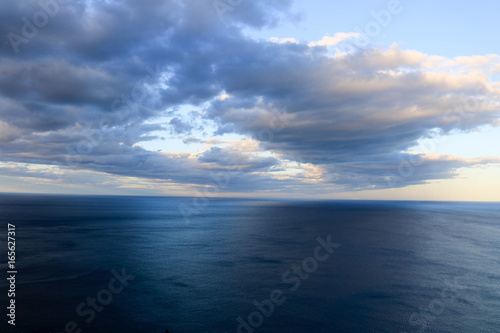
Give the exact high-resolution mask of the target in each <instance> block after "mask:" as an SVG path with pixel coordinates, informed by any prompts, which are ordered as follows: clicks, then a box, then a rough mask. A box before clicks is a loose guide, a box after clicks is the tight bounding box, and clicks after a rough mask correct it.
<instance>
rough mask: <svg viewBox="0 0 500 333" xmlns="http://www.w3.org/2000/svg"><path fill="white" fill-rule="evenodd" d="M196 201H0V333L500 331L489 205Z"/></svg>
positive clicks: (498, 260)
mask: <svg viewBox="0 0 500 333" xmlns="http://www.w3.org/2000/svg"><path fill="white" fill-rule="evenodd" d="M201 203H202V204H204V207H198V209H197V210H196V211H194V212H191V213H192V215H191V216H190V218H189V220H187V219H185V218H184V216H183V214H182V213H181V211H180V210H179V205H181V207H184V208H185V207H192V205H193V200H192V199H190V198H188V199H186V198H155V197H104V196H103V197H100V196H41V195H40V196H37V195H0V217H1V219H2V226H1V230H0V237H1V240H0V245H1V247H0V248H1V249H2V251H4V254H3V256H4V260H2V261H1V270H2V271H3V273H2V276H4V278H3V279H2V280H1V281H0V291H1V295H2V296H1V297H0V300H2V306H1V308H2V309H4V310H2V311H3V313H2V314H1V318H3V319H2V322H1V323H0V332H23V333H24V332H26V333H30V332H46V333H49V332H53V333H59V332H80V330H81V332H89V333H91V332H93V333H100V332H106V333H114V332H147V333H149V332H151V333H152V332H157V333H164V332H165V330H166V329H168V330H169V332H171V333H184V332H221V333H222V332H245V333H248V332H292V333H293V332H363V333H369V332H396V333H402V332H407V333H411V332H429V333H430V332H485V333H486V332H488V333H492V332H500V204H492V203H445V202H389V201H385V202H370V201H357V202H356V201H324V202H291V201H290V202H283V201H259V200H226V199H214V200H210V201H207V202H201ZM182 204H184V206H182ZM7 223H11V224H14V225H15V226H16V266H17V267H16V268H17V271H18V273H17V276H16V298H15V300H16V326H15V328H14V329H13V327H11V326H10V325H7V319H8V317H7V316H6V314H7V309H6V307H7V306H8V303H7V302H8V299H7V292H8V289H9V287H8V283H7V280H6V279H5V277H7V270H8V268H7V260H6V257H7V241H6V240H7ZM328 243H330V245H328ZM333 243H334V245H331V244H333ZM322 244H323V245H322Z"/></svg>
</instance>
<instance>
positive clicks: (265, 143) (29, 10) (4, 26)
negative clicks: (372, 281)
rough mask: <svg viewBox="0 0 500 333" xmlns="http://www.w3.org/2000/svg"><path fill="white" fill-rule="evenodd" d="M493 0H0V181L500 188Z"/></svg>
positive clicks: (26, 184) (354, 191)
mask: <svg viewBox="0 0 500 333" xmlns="http://www.w3.org/2000/svg"><path fill="white" fill-rule="evenodd" d="M499 9H500V4H498V2H495V1H481V2H480V3H470V2H466V1H447V0H446V1H439V2H435V1H427V0H419V1H416V0H400V1H398V0H389V1H378V0H373V1H368V0H363V1H356V2H347V1H306V0H295V1H292V0H275V1H264V0H252V1H249V0H184V1H179V0H161V1H160V0H147V1H140V2H139V1H132V0H128V1H127V0H123V1H111V0H99V1H91V0H86V1H78V0H75V1H72V0H41V1H28V0H26V1H24V0H22V1H13V0H9V1H2V2H1V3H0V22H1V23H0V36H1V37H2V42H1V43H0V105H1V107H0V192H19V193H61V194H109V195H174V196H193V197H199V196H212V197H213V196H223V197H263V198H301V199H384V200H385V199H387V200H393V199H398V200H467V201H500V191H498V190H497V189H498V188H499V186H500V151H499V148H498V144H497V143H498V142H500V128H499V125H500V104H499V102H500V84H499V79H500V56H499V55H500V45H499V44H498V43H496V42H495V41H496V37H497V36H496V32H497V31H499V29H498V26H499V25H500V23H498V20H497V19H496V13H498V10H499Z"/></svg>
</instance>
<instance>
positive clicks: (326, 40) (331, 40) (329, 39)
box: [308, 32, 361, 47]
mask: <svg viewBox="0 0 500 333" xmlns="http://www.w3.org/2000/svg"><path fill="white" fill-rule="evenodd" d="M359 37H361V35H360V34H359V33H357V32H337V33H336V34H335V35H333V36H324V37H323V38H322V39H321V40H319V41H317V42H311V43H309V44H308V45H309V46H311V47H314V46H326V47H330V46H334V45H337V44H339V43H341V42H343V41H345V40H349V39H353V38H359Z"/></svg>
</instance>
